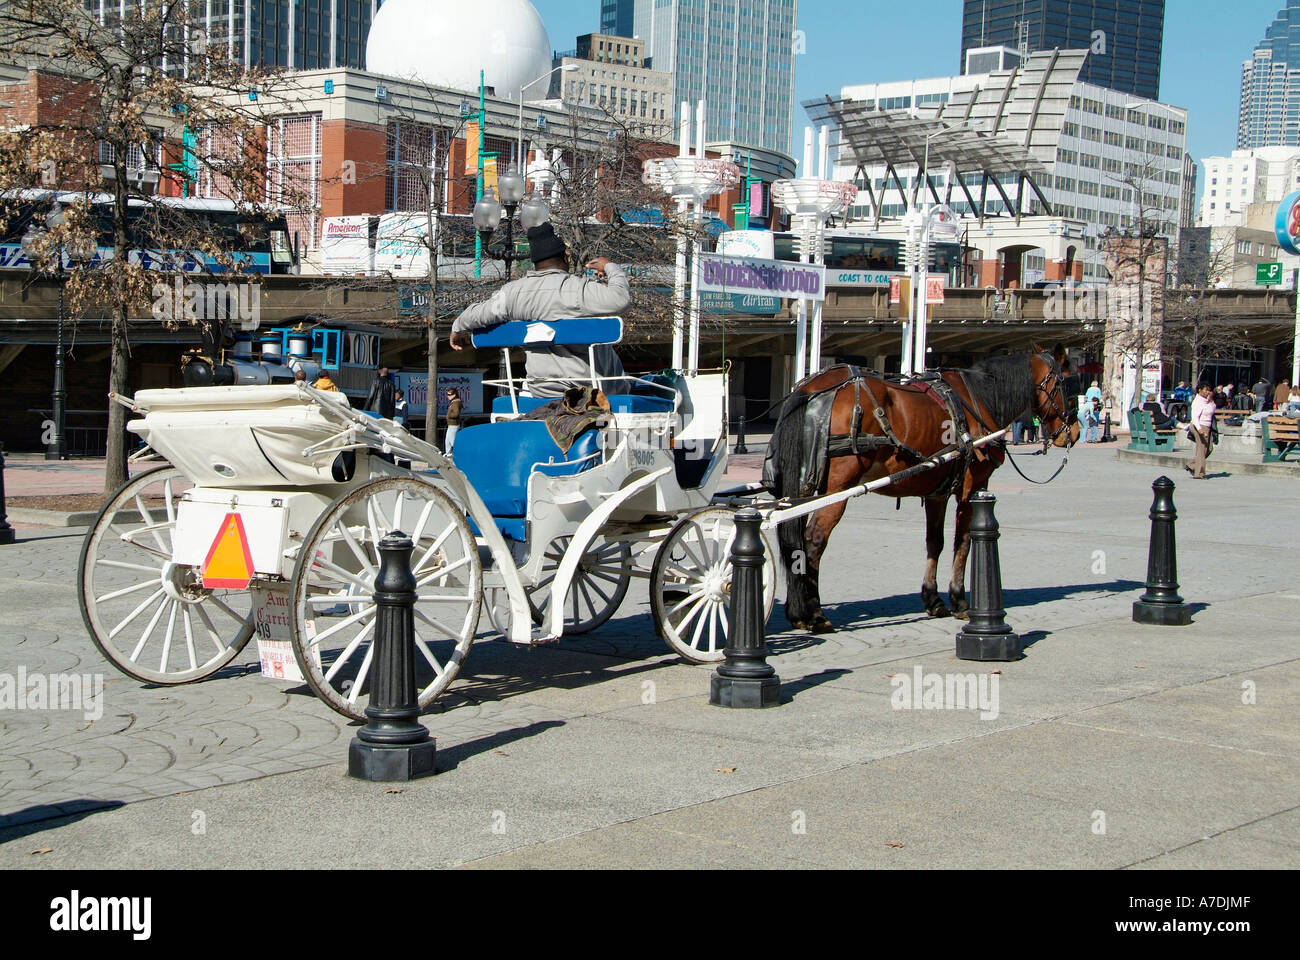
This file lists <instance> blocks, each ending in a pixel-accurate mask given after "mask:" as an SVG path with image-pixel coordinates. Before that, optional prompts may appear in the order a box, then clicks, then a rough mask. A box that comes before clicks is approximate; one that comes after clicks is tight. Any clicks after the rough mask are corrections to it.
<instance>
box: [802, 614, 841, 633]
mask: <svg viewBox="0 0 1300 960" xmlns="http://www.w3.org/2000/svg"><path fill="white" fill-rule="evenodd" d="M808 632H809V633H834V632H835V624H833V623H831V622H830V621H829V620H827V619H826V618H825V617H821V616H819V617H818V618H817V619H816V620H814V621H813V622H812V626H811V627H809V628H808Z"/></svg>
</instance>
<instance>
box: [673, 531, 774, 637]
mask: <svg viewBox="0 0 1300 960" xmlns="http://www.w3.org/2000/svg"><path fill="white" fill-rule="evenodd" d="M735 535H736V524H735V512H734V511H733V510H731V509H730V508H727V507H705V508H704V509H703V510H699V511H697V512H695V513H693V514H691V515H689V516H687V517H685V518H683V519H682V520H680V521H678V523H677V525H676V526H675V527H673V529H672V532H671V533H669V534H668V537H667V538H666V539H665V540H664V542H663V544H662V545H661V546H660V547H659V552H658V553H657V554H656V555H655V562H654V566H653V567H651V570H650V611H651V613H652V614H653V615H654V621H655V629H656V630H658V631H659V635H660V636H661V637H663V639H664V641H665V642H666V643H667V644H668V646H669V647H670V648H671V649H672V650H673V652H675V653H677V654H678V655H679V656H681V657H682V658H683V659H684V660H688V661H690V662H691V663H718V662H720V661H721V660H722V659H723V656H724V655H723V647H725V646H726V643H727V633H728V630H729V628H730V615H731V541H732V540H733V539H734V537H735ZM763 545H764V547H765V550H764V557H763V620H764V622H767V617H768V616H770V615H771V613H772V602H773V600H774V599H775V596H776V563H775V561H774V560H773V557H774V556H775V548H774V547H773V544H772V542H771V539H770V538H769V537H768V535H767V533H766V532H764V533H763Z"/></svg>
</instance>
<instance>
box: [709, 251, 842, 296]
mask: <svg viewBox="0 0 1300 960" xmlns="http://www.w3.org/2000/svg"><path fill="white" fill-rule="evenodd" d="M699 261H700V282H699V290H700V292H701V293H748V294H757V295H760V296H768V297H786V298H790V299H793V298H796V297H801V298H803V299H805V300H825V299H826V267H825V266H823V265H822V264H817V263H789V262H787V261H784V260H759V259H757V258H754V257H737V256H729V255H726V254H718V253H702V254H700V256H699Z"/></svg>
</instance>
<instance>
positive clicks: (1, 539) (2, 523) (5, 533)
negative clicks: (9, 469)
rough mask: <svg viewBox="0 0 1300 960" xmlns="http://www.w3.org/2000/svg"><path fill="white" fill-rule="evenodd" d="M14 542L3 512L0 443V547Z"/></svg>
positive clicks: (1, 449)
mask: <svg viewBox="0 0 1300 960" xmlns="http://www.w3.org/2000/svg"><path fill="white" fill-rule="evenodd" d="M13 542H14V528H13V527H11V526H9V515H8V514H7V513H6V512H5V445H4V444H3V443H0V546H4V545H5V544H7V543H13Z"/></svg>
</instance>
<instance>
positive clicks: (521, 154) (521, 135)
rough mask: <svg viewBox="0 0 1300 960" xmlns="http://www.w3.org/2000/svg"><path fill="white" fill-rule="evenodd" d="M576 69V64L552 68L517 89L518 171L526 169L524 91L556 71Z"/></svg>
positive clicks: (516, 156)
mask: <svg viewBox="0 0 1300 960" xmlns="http://www.w3.org/2000/svg"><path fill="white" fill-rule="evenodd" d="M577 69H578V65H577V64H576V63H566V64H565V65H564V66H562V67H552V68H551V69H550V70H547V71H546V72H545V73H544V74H542V75H541V76H540V77H538V78H537V79H536V80H529V81H528V82H527V83H525V84H524V85H523V86H522V87H520V88H519V143H518V146H517V147H516V150H515V163H517V164H518V165H519V169H520V170H526V169H527V166H526V165H525V163H524V91H525V90H527V89H528V88H529V87H531V86H532V85H533V84H535V83H541V82H542V81H543V80H549V79H550V78H551V74H553V73H555V72H556V71H557V70H558V71H560V72H561V73H573V71H575V70H577Z"/></svg>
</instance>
